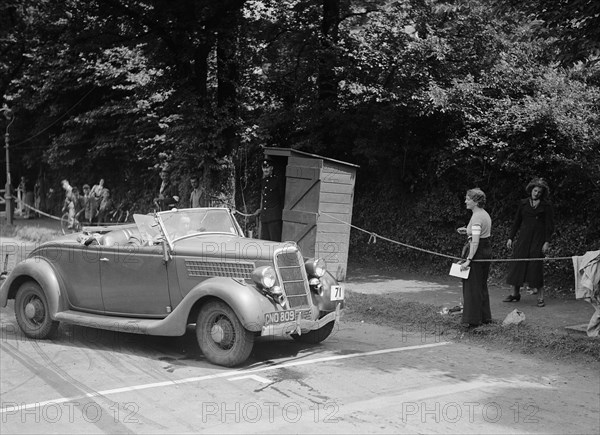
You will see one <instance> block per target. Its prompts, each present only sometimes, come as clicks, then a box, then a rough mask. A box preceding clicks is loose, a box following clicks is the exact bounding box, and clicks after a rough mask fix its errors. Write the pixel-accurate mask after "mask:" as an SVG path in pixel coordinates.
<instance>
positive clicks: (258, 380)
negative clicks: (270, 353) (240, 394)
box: [227, 375, 272, 384]
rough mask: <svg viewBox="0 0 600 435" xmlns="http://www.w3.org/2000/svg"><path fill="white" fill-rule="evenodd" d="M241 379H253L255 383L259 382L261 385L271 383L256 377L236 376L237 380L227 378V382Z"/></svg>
mask: <svg viewBox="0 0 600 435" xmlns="http://www.w3.org/2000/svg"><path fill="white" fill-rule="evenodd" d="M241 379H254V380H255V381H256V382H261V383H263V384H270V383H271V382H272V381H271V380H270V379H267V378H263V377H262V376H258V375H246V376H238V377H237V378H229V379H227V380H228V381H239V380H241Z"/></svg>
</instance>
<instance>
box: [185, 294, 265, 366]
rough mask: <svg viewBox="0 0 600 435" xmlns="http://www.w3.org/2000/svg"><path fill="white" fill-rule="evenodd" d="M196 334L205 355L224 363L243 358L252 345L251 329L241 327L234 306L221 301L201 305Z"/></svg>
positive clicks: (216, 361)
mask: <svg viewBox="0 0 600 435" xmlns="http://www.w3.org/2000/svg"><path fill="white" fill-rule="evenodd" d="M196 337H197V339H198V345H199V346H200V350H202V353H203V354H204V356H205V357H206V359H207V360H209V361H210V362H212V363H213V364H218V365H221V366H226V367H233V366H236V365H238V364H241V363H243V362H244V361H246V359H248V357H249V356H250V352H252V347H253V346H254V333H252V332H251V331H248V330H247V329H246V328H244V325H242V322H240V320H239V319H238V317H237V316H236V315H235V313H234V312H233V310H232V309H231V308H230V307H229V306H228V305H227V304H225V303H223V302H220V301H213V302H209V303H207V304H206V305H204V306H203V307H202V308H201V309H200V312H199V313H198V320H197V321H196Z"/></svg>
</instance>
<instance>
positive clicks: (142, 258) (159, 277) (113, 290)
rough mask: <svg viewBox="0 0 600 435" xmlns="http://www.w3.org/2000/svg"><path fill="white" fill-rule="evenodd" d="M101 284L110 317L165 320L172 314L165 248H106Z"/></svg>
mask: <svg viewBox="0 0 600 435" xmlns="http://www.w3.org/2000/svg"><path fill="white" fill-rule="evenodd" d="M100 282H101V285H102V298H103V300H104V309H105V312H106V314H113V315H122V316H132V317H150V318H162V317H166V315H167V314H168V313H169V312H170V306H171V302H170V297H169V286H168V280H167V268H166V265H165V264H164V261H163V253H162V246H160V245H155V246H135V245H133V246H130V245H121V246H119V245H116V246H103V247H102V255H101V257H100Z"/></svg>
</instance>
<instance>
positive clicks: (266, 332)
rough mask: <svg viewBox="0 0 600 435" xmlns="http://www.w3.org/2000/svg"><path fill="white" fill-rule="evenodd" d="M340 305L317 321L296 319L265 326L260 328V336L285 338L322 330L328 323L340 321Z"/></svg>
mask: <svg viewBox="0 0 600 435" xmlns="http://www.w3.org/2000/svg"><path fill="white" fill-rule="evenodd" d="M340 315H341V312H340V304H338V306H337V307H336V309H335V311H332V312H331V313H329V314H326V315H325V316H323V317H321V318H320V319H317V320H306V319H297V320H295V321H293V322H285V323H277V324H273V325H266V326H263V327H262V331H261V333H260V335H261V336H263V337H264V336H280V337H285V336H288V335H290V334H298V335H301V334H302V333H306V332H308V331H314V330H315V329H319V328H322V327H323V326H325V325H326V324H328V323H330V322H335V321H336V320H339V319H340Z"/></svg>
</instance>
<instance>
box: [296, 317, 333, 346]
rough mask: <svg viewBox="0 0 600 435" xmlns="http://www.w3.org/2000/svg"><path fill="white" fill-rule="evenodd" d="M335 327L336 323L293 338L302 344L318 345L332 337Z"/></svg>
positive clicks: (330, 323)
mask: <svg viewBox="0 0 600 435" xmlns="http://www.w3.org/2000/svg"><path fill="white" fill-rule="evenodd" d="M334 326H335V321H333V322H329V323H327V324H325V325H323V326H321V327H320V328H319V329H313V330H312V331H308V332H306V333H304V334H302V335H298V334H292V338H293V339H294V340H296V341H300V342H302V343H310V344H317V343H320V342H322V341H323V340H325V339H326V338H327V337H329V335H331V332H332V331H333V327H334Z"/></svg>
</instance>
